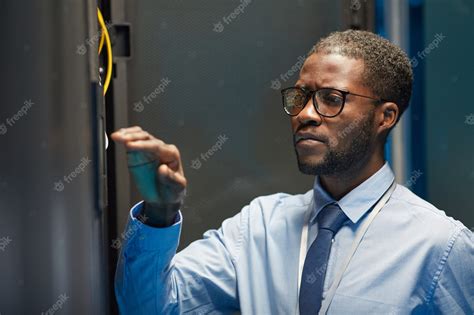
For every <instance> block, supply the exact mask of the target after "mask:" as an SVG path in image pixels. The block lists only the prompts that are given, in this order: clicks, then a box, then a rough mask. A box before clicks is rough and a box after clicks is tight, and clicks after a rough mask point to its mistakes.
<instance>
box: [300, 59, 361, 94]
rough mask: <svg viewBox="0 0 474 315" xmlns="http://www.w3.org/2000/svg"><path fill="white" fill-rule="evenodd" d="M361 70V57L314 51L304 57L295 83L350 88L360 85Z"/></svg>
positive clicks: (312, 86)
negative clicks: (314, 52)
mask: <svg viewBox="0 0 474 315" xmlns="http://www.w3.org/2000/svg"><path fill="white" fill-rule="evenodd" d="M363 70H364V62H363V60H362V59H354V58H349V57H346V56H342V55H340V54H332V53H331V54H321V53H316V54H312V55H311V56H309V57H308V58H307V59H306V61H305V63H304V65H303V67H302V68H301V71H300V76H299V78H298V81H297V82H296V85H298V86H306V87H309V88H321V87H333V88H345V89H350V88H353V87H356V86H359V85H361V78H362V72H363Z"/></svg>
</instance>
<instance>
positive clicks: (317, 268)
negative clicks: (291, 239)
mask: <svg viewBox="0 0 474 315" xmlns="http://www.w3.org/2000/svg"><path fill="white" fill-rule="evenodd" d="M347 219H348V218H347V216H346V215H345V214H344V212H343V211H342V210H341V208H340V207H339V205H337V204H335V203H332V204H329V205H327V206H326V207H324V208H323V209H322V210H321V212H320V213H318V216H317V222H318V235H317V237H316V239H315V240H314V242H313V244H311V247H310V248H309V250H308V253H307V254H306V259H305V261H304V266H303V275H302V277H301V287H300V296H299V304H300V314H301V315H316V314H317V313H318V312H319V309H320V308H321V302H322V295H323V285H324V277H325V275H326V269H327V263H328V259H329V253H330V252H331V245H332V239H333V238H334V235H335V234H336V233H337V231H339V229H340V228H341V227H342V225H343V223H344V222H345V221H346V220H347Z"/></svg>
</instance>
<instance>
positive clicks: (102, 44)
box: [99, 32, 105, 55]
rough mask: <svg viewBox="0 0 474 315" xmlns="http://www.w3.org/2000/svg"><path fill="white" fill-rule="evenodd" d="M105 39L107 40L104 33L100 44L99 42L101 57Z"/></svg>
mask: <svg viewBox="0 0 474 315" xmlns="http://www.w3.org/2000/svg"><path fill="white" fill-rule="evenodd" d="M104 39H105V35H104V32H102V34H101V35H100V42H99V55H100V52H101V51H102V47H104Z"/></svg>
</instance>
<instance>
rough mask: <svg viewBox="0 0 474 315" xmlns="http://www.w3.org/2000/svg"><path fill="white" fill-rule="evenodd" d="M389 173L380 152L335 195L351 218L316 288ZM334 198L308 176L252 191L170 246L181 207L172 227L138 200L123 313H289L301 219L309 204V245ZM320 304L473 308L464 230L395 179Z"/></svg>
mask: <svg viewBox="0 0 474 315" xmlns="http://www.w3.org/2000/svg"><path fill="white" fill-rule="evenodd" d="M393 179H394V175H393V172H392V170H391V169H390V166H389V165H388V164H387V163H385V165H384V166H383V167H382V168H380V169H379V170H378V171H377V172H376V173H375V174H373V175H372V176H371V177H370V178H368V179H367V180H366V181H364V182H363V183H361V184H360V185H359V186H357V187H356V188H354V189H353V190H352V191H351V192H349V193H348V194H347V195H345V196H344V197H343V198H342V199H340V200H339V201H338V202H337V203H338V204H339V206H340V207H341V209H342V210H343V211H344V213H345V214H346V215H347V216H348V217H349V219H350V220H349V221H347V223H346V224H345V225H344V226H343V227H342V228H341V229H340V230H339V232H338V233H337V234H336V236H335V239H334V242H333V245H332V249H331V254H330V257H329V261H328V268H327V271H326V280H325V283H324V293H323V296H325V295H326V293H327V290H328V288H329V287H330V285H331V283H332V282H333V280H334V277H335V275H336V273H337V271H338V270H339V269H340V267H341V264H342V260H343V259H344V258H345V255H346V253H347V252H348V251H349V248H350V246H351V244H352V241H353V239H354V237H355V234H356V231H357V229H358V228H359V227H360V226H361V224H363V222H364V220H365V219H366V218H367V215H368V212H370V210H371V209H372V207H373V206H374V204H375V203H376V201H377V200H378V199H379V198H380V197H381V196H382V195H383V193H384V192H385V191H386V190H387V189H388V188H389V186H390V184H391V183H392V181H393ZM313 198H314V203H313V202H312V199H313ZM333 201H334V200H333V199H332V198H331V197H330V196H329V195H328V193H327V192H326V191H325V190H324V189H323V188H322V187H321V185H320V182H319V179H318V177H315V182H314V187H313V189H312V190H310V191H308V192H306V193H305V194H300V195H290V194H286V193H276V194H273V195H269V196H261V197H257V198H255V199H254V200H252V201H251V202H250V204H248V205H246V206H244V207H243V208H242V210H241V211H240V213H238V214H237V215H235V216H234V217H232V218H229V219H227V220H225V221H224V222H223V223H222V226H221V227H220V228H219V229H218V230H209V231H207V232H206V233H205V234H204V238H203V239H201V240H198V241H195V242H193V243H192V244H190V245H189V246H188V247H187V248H185V249H184V250H182V251H181V252H179V253H177V254H176V249H177V247H178V242H179V237H180V232H181V225H182V222H183V217H182V214H181V212H180V213H179V216H178V217H177V220H176V221H177V222H176V223H175V224H174V225H173V226H170V227H167V228H153V227H149V226H147V225H144V224H142V223H141V222H140V221H138V220H137V219H136V215H137V214H138V213H139V211H140V208H141V206H142V204H141V203H139V204H137V205H136V206H135V207H133V208H132V210H131V217H130V220H129V223H128V225H127V228H126V231H125V232H126V233H125V237H124V243H123V246H122V250H121V253H120V258H119V263H118V266H117V267H118V268H117V273H116V279H115V281H116V282H115V289H116V296H117V300H118V304H119V307H120V310H121V313H122V314H147V315H153V314H231V313H232V312H233V311H234V310H239V309H240V310H241V313H242V314H243V315H250V314H252V315H254V314H255V315H275V314H276V315H278V314H296V310H297V303H298V266H299V251H300V241H301V233H302V228H303V225H304V218H305V216H306V214H307V212H308V211H310V212H311V213H310V214H309V216H310V228H309V237H308V248H309V245H310V243H311V242H312V241H313V240H314V239H315V238H316V233H317V222H315V219H316V215H317V213H318V212H319V211H320V210H321V209H322V208H323V207H324V205H326V204H328V203H330V202H333ZM313 205H314V206H313ZM328 314H364V315H365V314H449V315H451V314H474V236H473V233H472V231H470V230H469V229H467V228H466V227H465V226H464V225H463V224H462V223H461V222H459V221H457V220H455V219H453V218H451V217H448V216H446V214H445V213H444V212H443V211H441V210H438V209H437V208H435V207H434V206H433V205H431V204H430V203H428V202H426V201H424V200H423V199H421V198H419V197H417V196H416V195H415V194H413V193H412V192H411V191H410V190H408V189H407V188H405V187H404V186H402V185H397V186H396V188H395V191H394V192H393V194H392V196H391V198H390V199H389V200H388V202H387V204H386V205H385V206H384V207H383V208H382V210H381V211H380V213H379V214H378V215H377V216H376V217H375V219H374V221H373V222H372V224H371V225H370V227H369V229H368V231H367V233H366V234H365V236H364V238H363V239H362V242H361V243H360V246H359V248H358V249H357V251H356V253H355V255H354V257H353V258H352V260H351V262H350V264H349V266H348V267H347V269H346V271H345V273H344V276H343V278H342V280H341V283H340V285H339V286H338V288H337V290H336V294H335V296H334V299H333V300H332V303H331V305H330V307H329V310H328Z"/></svg>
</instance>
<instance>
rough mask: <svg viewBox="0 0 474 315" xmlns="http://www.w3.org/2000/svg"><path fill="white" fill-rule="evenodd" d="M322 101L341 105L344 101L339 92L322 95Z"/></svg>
mask: <svg viewBox="0 0 474 315" xmlns="http://www.w3.org/2000/svg"><path fill="white" fill-rule="evenodd" d="M322 101H323V102H324V103H327V104H328V105H340V104H341V103H342V97H341V96H340V95H337V94H326V95H323V96H322Z"/></svg>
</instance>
